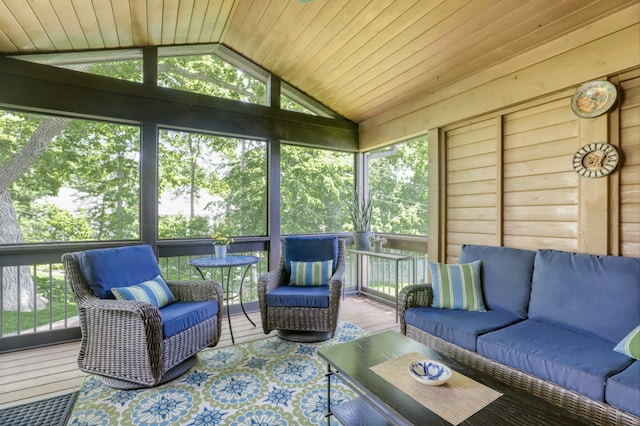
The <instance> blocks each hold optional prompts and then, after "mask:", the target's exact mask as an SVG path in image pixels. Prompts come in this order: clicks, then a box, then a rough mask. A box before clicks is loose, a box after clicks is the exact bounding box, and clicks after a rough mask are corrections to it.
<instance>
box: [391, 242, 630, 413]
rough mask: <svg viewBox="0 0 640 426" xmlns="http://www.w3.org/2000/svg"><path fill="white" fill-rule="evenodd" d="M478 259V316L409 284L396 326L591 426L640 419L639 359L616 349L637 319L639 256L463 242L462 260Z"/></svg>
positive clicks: (426, 286)
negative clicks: (437, 302) (440, 304)
mask: <svg viewBox="0 0 640 426" xmlns="http://www.w3.org/2000/svg"><path fill="white" fill-rule="evenodd" d="M477 261H480V262H481V263H480V269H479V281H480V283H481V294H482V298H483V302H484V308H485V309H484V310H485V311H484V312H481V311H470V310H462V309H441V308H435V307H433V306H432V304H433V298H434V291H433V290H434V289H433V286H432V285H431V284H422V285H414V286H409V287H407V288H405V289H404V290H403V291H402V292H401V294H400V303H401V314H400V318H401V331H402V332H403V333H404V334H406V335H407V336H408V337H411V338H413V339H415V340H418V341H420V342H422V343H424V344H426V345H428V346H431V347H433V348H434V349H436V350H438V351H440V352H441V353H444V354H447V355H449V356H452V357H454V358H456V359H458V360H460V361H462V362H465V363H467V364H469V365H471V366H474V367H476V368H478V369H481V370H485V371H487V372H489V373H491V374H493V375H494V376H496V377H497V378H499V379H500V380H502V381H504V382H507V383H509V384H511V385H513V386H516V387H519V388H521V389H524V390H526V391H529V392H531V393H533V394H535V395H537V396H540V397H542V398H544V399H546V400H548V401H550V402H552V403H554V404H556V405H560V406H562V407H565V408H567V409H568V410H569V411H571V412H573V413H575V414H577V415H580V416H582V417H585V418H587V419H588V420H590V421H592V422H594V423H597V424H622V425H638V424H640V361H638V360H634V359H633V358H631V357H629V356H627V355H625V354H622V353H619V352H617V351H614V350H613V349H614V347H615V346H616V345H617V343H618V342H619V341H620V340H621V339H623V338H624V337H625V336H626V335H627V334H628V333H629V332H631V331H632V330H633V329H634V328H635V327H636V326H638V325H639V324H640V259H635V258H629V257H621V256H595V255H587V254H578V253H569V252H562V251H556V250H538V251H537V252H536V251H530V250H519V249H513V248H507V247H490V246H479V245H464V246H463V247H462V250H461V252H460V258H459V264H471V263H472V262H477ZM430 266H434V267H435V265H430ZM440 288H441V287H437V288H436V290H437V291H440Z"/></svg>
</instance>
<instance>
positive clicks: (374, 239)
mask: <svg viewBox="0 0 640 426" xmlns="http://www.w3.org/2000/svg"><path fill="white" fill-rule="evenodd" d="M369 241H371V244H372V245H373V248H372V250H373V251H375V252H378V253H379V252H381V251H382V247H384V245H385V244H387V239H386V238H385V237H383V236H382V235H371V236H370V237H369Z"/></svg>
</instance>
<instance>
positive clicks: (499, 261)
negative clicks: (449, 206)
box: [458, 244, 536, 318]
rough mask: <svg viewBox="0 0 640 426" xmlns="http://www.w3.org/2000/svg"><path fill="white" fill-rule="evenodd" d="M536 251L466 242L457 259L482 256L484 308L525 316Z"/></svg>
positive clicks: (470, 258) (465, 259) (461, 260)
mask: <svg viewBox="0 0 640 426" xmlns="http://www.w3.org/2000/svg"><path fill="white" fill-rule="evenodd" d="M535 256H536V252H535V251H531V250H522V249H515V248H510V247H494V246H483V245H472V244H465V245H463V246H462V249H461V250H460V258H459V259H458V262H459V263H471V262H474V261H476V260H481V261H482V265H481V268H480V279H481V281H482V292H483V296H484V304H485V307H486V308H487V309H501V310H503V311H507V312H511V313H513V314H515V315H517V316H518V317H519V318H526V317H527V308H528V306H529V295H530V293H531V277H532V275H533V263H534V259H535Z"/></svg>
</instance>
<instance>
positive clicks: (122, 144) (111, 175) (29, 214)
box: [0, 110, 140, 244]
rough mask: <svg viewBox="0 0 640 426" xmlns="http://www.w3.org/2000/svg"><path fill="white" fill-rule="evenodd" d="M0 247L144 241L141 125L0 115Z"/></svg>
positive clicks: (30, 115)
mask: <svg viewBox="0 0 640 426" xmlns="http://www.w3.org/2000/svg"><path fill="white" fill-rule="evenodd" d="M0 146H1V149H0V170H2V171H3V173H0V188H9V191H8V193H7V192H3V191H2V190H1V189H0V243H1V244H20V243H38V242H60V241H104V240H132V239H139V237H140V229H139V228H140V227H139V205H140V185H139V182H140V170H139V151H140V150H139V146H140V131H139V128H138V127H136V126H129V125H122V124H114V123H105V122H98V121H89V120H79V119H71V118H65V117H55V116H45V115H39V114H30V113H23V112H13V111H2V110H0Z"/></svg>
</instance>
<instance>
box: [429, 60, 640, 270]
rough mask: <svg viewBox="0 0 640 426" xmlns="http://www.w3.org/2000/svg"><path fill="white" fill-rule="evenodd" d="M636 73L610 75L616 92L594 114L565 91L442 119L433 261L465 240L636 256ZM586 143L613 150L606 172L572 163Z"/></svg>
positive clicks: (639, 237)
mask: <svg viewBox="0 0 640 426" xmlns="http://www.w3.org/2000/svg"><path fill="white" fill-rule="evenodd" d="M639 74H640V70H635V71H632V72H629V73H627V74H626V75H624V76H618V77H616V78H614V79H613V80H614V82H616V84H617V85H618V89H619V97H620V101H619V102H618V104H617V105H616V106H615V107H614V108H613V109H612V110H611V111H610V112H609V113H608V115H605V116H601V117H598V118H595V119H582V118H578V117H576V116H575V115H574V114H573V113H572V112H571V110H570V108H569V104H570V99H571V95H572V93H573V91H570V92H565V93H564V94H559V95H558V94H556V95H554V96H550V97H548V98H545V99H540V100H538V101H534V102H531V103H529V104H526V105H523V106H522V107H520V108H513V109H511V110H505V111H498V112H496V113H495V114H493V115H491V116H489V117H484V118H479V119H477V120H474V121H472V122H466V123H462V124H456V125H452V126H449V127H446V128H443V129H442V135H443V138H442V139H443V140H441V141H440V144H441V145H440V146H442V147H443V149H444V153H445V154H444V172H443V176H444V177H445V182H444V183H443V185H442V186H441V188H442V190H444V194H443V196H442V197H441V200H442V201H441V202H444V203H445V206H444V208H442V209H441V210H440V211H441V212H442V215H443V216H444V217H442V218H441V220H440V224H439V227H440V232H442V233H443V235H444V237H443V238H441V239H440V241H441V243H442V244H444V246H445V247H446V249H445V252H444V256H442V257H443V258H441V259H439V260H440V261H446V262H455V261H457V259H458V256H459V252H460V247H461V245H462V244H465V243H468V244H485V245H504V246H507V247H516V248H524V249H530V250H536V249H539V248H550V249H556V250H565V251H575V252H586V253H593V254H611V255H623V256H631V257H640V77H639V76H638V75H639ZM607 126H608V132H607ZM602 129H604V132H603V130H602ZM607 134H609V140H606V139H607V136H606V135H607ZM591 142H608V143H611V144H613V145H614V146H615V147H616V148H617V149H618V150H619V151H620V153H621V162H620V164H619V166H618V168H617V169H616V170H615V171H614V172H613V173H612V174H611V175H610V176H609V177H604V178H598V179H591V178H585V177H581V176H579V175H578V174H577V173H576V172H575V171H574V170H573V167H572V160H573V156H574V154H575V152H576V151H577V150H578V149H579V148H580V147H581V146H582V145H584V144H586V143H591ZM603 200H604V201H603Z"/></svg>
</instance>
